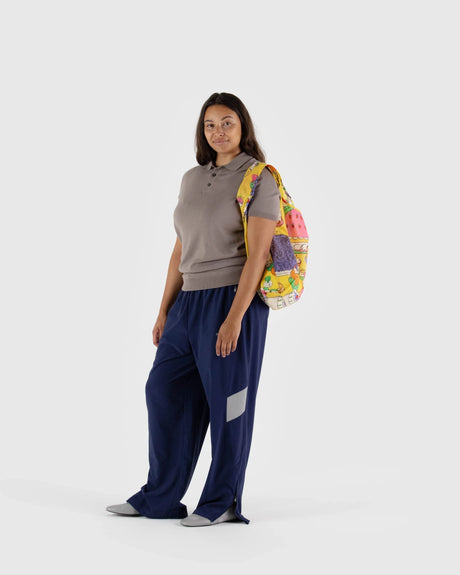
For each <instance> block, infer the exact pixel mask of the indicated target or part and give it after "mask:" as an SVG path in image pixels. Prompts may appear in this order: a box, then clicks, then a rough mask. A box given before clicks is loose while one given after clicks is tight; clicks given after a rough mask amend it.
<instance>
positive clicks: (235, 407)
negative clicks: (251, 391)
mask: <svg viewBox="0 0 460 575" xmlns="http://www.w3.org/2000/svg"><path fill="white" fill-rule="evenodd" d="M247 393H248V388H247V387H245V388H244V389H242V390H241V391H238V392H237V393H234V394H233V395H229V396H228V397H227V421H231V420H232V419H235V418H237V417H239V416H240V415H241V414H242V413H244V410H245V409H246V396H247Z"/></svg>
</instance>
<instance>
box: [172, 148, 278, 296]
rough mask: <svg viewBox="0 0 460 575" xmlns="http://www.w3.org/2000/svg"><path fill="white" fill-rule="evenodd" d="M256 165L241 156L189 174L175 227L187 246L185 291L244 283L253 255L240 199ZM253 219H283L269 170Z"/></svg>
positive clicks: (256, 198)
mask: <svg viewBox="0 0 460 575" xmlns="http://www.w3.org/2000/svg"><path fill="white" fill-rule="evenodd" d="M254 161H255V159H254V158H253V157H251V156H249V155H248V154H246V153H245V152H241V153H240V154H238V156H236V157H235V158H233V160H232V161H231V162H229V163H228V164H225V165H224V166H218V167H216V166H215V165H213V163H212V162H209V163H208V164H206V165H204V166H200V165H198V166H195V167H194V168H191V169H190V170H188V171H187V172H185V174H184V176H183V178H182V183H181V187H180V192H179V199H178V203H177V206H176V209H175V210H174V228H175V230H176V233H177V236H178V238H179V239H180V241H181V242H182V257H181V261H180V265H179V271H180V272H181V273H182V279H183V286H182V289H183V290H184V291H194V290H200V289H209V288H216V287H223V286H227V285H234V284H237V283H238V282H239V280H240V275H241V272H242V270H243V266H244V264H245V262H246V257H247V256H246V247H245V244H244V229H243V221H242V218H241V211H240V208H239V205H238V202H237V200H236V195H237V191H238V188H239V185H240V184H241V181H242V180H243V177H244V174H245V173H246V170H247V169H248V168H249V166H250V165H251V164H252V163H253V162H254ZM248 215H249V216H258V217H260V218H268V219H269V220H275V221H278V219H279V217H280V193H279V190H278V186H277V184H276V182H275V179H274V177H273V175H272V174H271V173H270V172H269V170H268V169H267V168H265V169H264V170H263V171H262V174H261V177H260V181H259V183H258V184H257V187H256V191H255V194H254V199H253V200H252V202H251V205H250V206H249V210H248Z"/></svg>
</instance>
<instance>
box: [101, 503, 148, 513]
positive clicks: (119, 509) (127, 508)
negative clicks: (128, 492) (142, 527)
mask: <svg viewBox="0 0 460 575" xmlns="http://www.w3.org/2000/svg"><path fill="white" fill-rule="evenodd" d="M106 509H107V511H111V512H112V513H118V515H140V513H139V512H138V511H137V510H136V509H134V507H133V506H132V505H131V503H128V502H126V503H120V504H119V505H109V506H108V507H106Z"/></svg>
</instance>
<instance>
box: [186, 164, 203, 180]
mask: <svg viewBox="0 0 460 575" xmlns="http://www.w3.org/2000/svg"><path fill="white" fill-rule="evenodd" d="M206 168H207V166H201V165H200V164H197V165H196V166H193V168H190V169H188V170H186V171H185V172H184V174H183V175H182V179H183V180H184V179H188V178H194V177H200V176H202V175H203V174H204V173H205V172H206Z"/></svg>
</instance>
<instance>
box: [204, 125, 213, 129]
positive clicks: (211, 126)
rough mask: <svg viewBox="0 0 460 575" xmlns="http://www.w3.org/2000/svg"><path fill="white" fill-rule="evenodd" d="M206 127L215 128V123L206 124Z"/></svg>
mask: <svg viewBox="0 0 460 575" xmlns="http://www.w3.org/2000/svg"><path fill="white" fill-rule="evenodd" d="M205 128H214V124H206V126H205Z"/></svg>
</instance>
